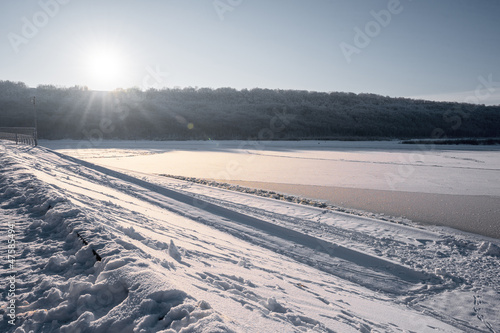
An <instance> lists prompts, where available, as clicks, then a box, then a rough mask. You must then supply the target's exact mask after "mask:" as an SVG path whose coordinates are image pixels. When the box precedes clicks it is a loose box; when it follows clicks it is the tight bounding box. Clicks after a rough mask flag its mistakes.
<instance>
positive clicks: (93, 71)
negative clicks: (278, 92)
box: [0, 0, 500, 105]
mask: <svg viewBox="0 0 500 333" xmlns="http://www.w3.org/2000/svg"><path fill="white" fill-rule="evenodd" d="M499 17H500V1H498V0H481V1H478V0H440V1H435V0H372V1H367V0H365V1H361V0H141V1H139V0H38V1H34V0H24V1H18V0H2V1H1V2H0V36H1V39H0V80H11V81H22V82H24V83H26V84H27V85H28V86H30V87H36V86H38V85H39V84H53V85H55V86H60V87H70V86H74V85H80V86H88V87H89V89H92V90H113V89H115V88H129V87H138V88H140V89H144V90H146V89H149V88H163V87H169V88H171V87H200V88H201V87H210V88H218V87H233V88H236V89H245V88H247V89H252V88H269V89H296V90H310V91H325V92H332V91H343V92H354V93H374V94H379V95H384V96H391V97H411V98H424V99H431V100H451V101H457V102H470V103H478V104H487V105H492V104H494V105H496V104H500V66H499V65H500V33H499V32H500V20H499V19H498V18H499Z"/></svg>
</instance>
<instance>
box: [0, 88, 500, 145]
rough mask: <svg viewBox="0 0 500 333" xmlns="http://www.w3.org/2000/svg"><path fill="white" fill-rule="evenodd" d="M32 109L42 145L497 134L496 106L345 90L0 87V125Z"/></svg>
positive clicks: (21, 119)
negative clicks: (44, 141) (53, 142)
mask: <svg viewBox="0 0 500 333" xmlns="http://www.w3.org/2000/svg"><path fill="white" fill-rule="evenodd" d="M33 96H35V97H36V105H33V103H32V101H31V99H32V97H33ZM34 108H36V112H37V115H38V134H39V138H42V139H76V140H87V139H92V138H93V139H96V138H102V139H128V140H139V139H144V140H193V139H196V140H209V139H212V140H247V139H256V140H309V139H321V140H334V139H337V140H339V139H340V140H376V139H414V138H432V139H437V138H479V137H480V138H489V137H500V130H499V127H500V126H499V125H500V106H485V105H476V104H464V103H451V102H431V101H425V100H414V99H408V98H391V97H386V96H380V95H375V94H354V93H345V92H328V93H327V92H315V91H303V90H279V89H260V88H255V89H250V90H248V89H243V90H236V89H233V88H218V89H211V88H192V87H188V88H165V89H160V90H157V89H149V90H147V91H142V90H140V89H138V88H129V89H118V90H114V91H110V92H98V91H91V90H89V89H87V87H82V86H74V87H69V88H61V87H55V86H53V85H39V86H38V87H36V88H30V87H27V86H26V85H25V84H24V83H22V82H12V81H0V127H6V126H9V127H10V126H33V123H34V120H33V119H34V112H35V111H34Z"/></svg>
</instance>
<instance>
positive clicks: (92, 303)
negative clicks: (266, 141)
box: [0, 142, 500, 333]
mask: <svg viewBox="0 0 500 333" xmlns="http://www.w3.org/2000/svg"><path fill="white" fill-rule="evenodd" d="M0 171H1V173H0V232H1V235H2V237H3V239H2V241H1V248H0V250H1V251H2V255H3V256H5V257H6V254H7V250H8V246H7V244H8V243H7V238H8V237H10V236H8V235H9V234H13V235H14V238H15V263H14V266H13V267H10V265H9V262H7V261H6V259H3V260H4V261H3V262H2V267H3V269H2V281H5V283H4V285H5V286H7V285H8V282H9V278H10V277H11V276H15V291H14V293H15V297H14V299H15V313H14V314H13V313H12V311H11V309H10V308H9V307H8V306H9V304H11V303H10V300H11V299H12V297H11V296H10V294H9V289H8V288H7V287H5V288H3V289H2V293H1V298H0V301H1V303H0V304H1V305H0V313H1V318H2V320H1V321H0V331H2V332H17V333H20V332H31V331H33V332H120V333H121V332H402V331H407V332H460V331H466V332H497V331H498V330H499V329H500V313H499V309H500V258H499V249H500V247H499V245H500V242H499V241H498V240H496V239H491V238H487V237H482V236H477V235H473V234H466V233H463V232H458V231H455V230H453V229H449V228H438V227H423V226H417V225H411V224H408V225H403V224H397V223H393V222H389V221H384V220H379V219H375V218H370V217H366V216H359V215H352V214H348V213H343V212H338V211H332V210H326V209H324V208H320V207H312V206H304V205H298V204H295V203H291V202H284V201H278V200H273V199H270V198H263V197H258V196H253V195H250V194H246V193H237V192H232V191H228V190H225V189H219V188H213V187H207V186H204V185H201V184H193V183H189V182H186V181H183V180H178V179H171V178H166V177H161V176H155V175H152V174H140V175H139V174H134V173H131V172H130V173H128V174H124V173H121V172H118V171H116V170H111V169H107V168H104V167H101V166H97V165H93V164H91V163H88V162H84V161H80V160H77V159H75V158H72V157H68V156H66V155H62V154H57V153H54V152H52V151H50V150H49V149H46V148H42V147H38V148H30V147H21V146H20V147H17V146H15V145H12V144H9V143H6V142H1V143H0ZM11 226H13V227H11ZM12 229H13V230H14V232H12V231H9V230H12ZM9 314H10V315H11V316H9ZM14 315H15V320H14V322H13V324H11V323H10V321H11V318H12V316H14Z"/></svg>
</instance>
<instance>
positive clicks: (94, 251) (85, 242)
mask: <svg viewBox="0 0 500 333" xmlns="http://www.w3.org/2000/svg"><path fill="white" fill-rule="evenodd" d="M76 235H77V236H78V238H80V239H81V240H82V242H83V244H84V245H89V242H87V241H86V240H85V239H84V238H83V237H82V236H81V235H80V234H79V233H78V232H77V233H76ZM92 253H93V254H94V255H95V259H96V260H97V261H101V260H102V257H101V256H100V255H99V254H98V253H97V252H96V250H94V249H92Z"/></svg>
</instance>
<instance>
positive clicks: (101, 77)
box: [86, 47, 126, 90]
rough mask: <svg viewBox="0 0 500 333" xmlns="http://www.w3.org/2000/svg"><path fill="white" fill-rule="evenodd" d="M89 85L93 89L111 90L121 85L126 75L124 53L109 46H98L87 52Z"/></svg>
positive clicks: (123, 83)
mask: <svg viewBox="0 0 500 333" xmlns="http://www.w3.org/2000/svg"><path fill="white" fill-rule="evenodd" d="M86 61H87V66H86V70H87V76H88V80H89V87H90V88H91V89H95V90H113V89H116V88H119V87H123V86H124V85H125V82H123V80H124V78H125V75H126V73H125V72H126V68H125V67H126V66H125V58H124V54H122V53H121V52H119V51H118V50H116V49H112V48H110V47H99V48H95V49H92V50H90V51H89V52H88V53H87V59H86Z"/></svg>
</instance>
